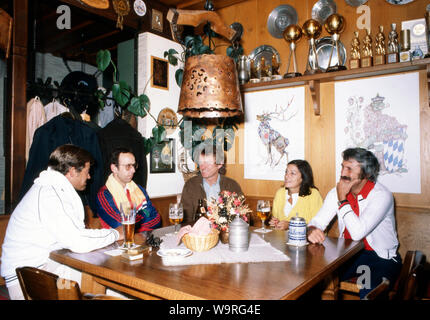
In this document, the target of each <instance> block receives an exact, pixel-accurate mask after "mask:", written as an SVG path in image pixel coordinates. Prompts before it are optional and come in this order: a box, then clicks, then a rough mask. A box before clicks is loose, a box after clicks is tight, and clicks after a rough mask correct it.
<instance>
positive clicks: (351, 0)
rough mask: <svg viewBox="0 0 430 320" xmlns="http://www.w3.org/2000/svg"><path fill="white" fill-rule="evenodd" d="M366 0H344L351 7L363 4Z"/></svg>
mask: <svg viewBox="0 0 430 320" xmlns="http://www.w3.org/2000/svg"><path fill="white" fill-rule="evenodd" d="M367 1H368V0H345V2H346V3H347V4H349V5H350V6H351V7H359V6H361V5H362V4H365V3H366V2H367Z"/></svg>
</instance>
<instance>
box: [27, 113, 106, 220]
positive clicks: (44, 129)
mask: <svg viewBox="0 0 430 320" xmlns="http://www.w3.org/2000/svg"><path fill="white" fill-rule="evenodd" d="M68 143H70V144H74V145H76V146H78V147H81V148H83V149H85V150H87V151H88V152H90V153H91V155H92V156H93V158H94V164H93V165H92V166H91V171H90V175H91V179H90V180H89V181H88V183H87V188H86V189H85V190H84V191H82V192H78V193H79V195H80V196H81V199H82V202H83V204H84V205H86V204H89V206H90V208H91V209H92V210H93V212H95V210H96V198H97V192H98V190H99V189H100V187H101V186H102V185H103V184H104V181H103V162H102V158H101V152H100V146H99V142H98V139H97V134H96V131H95V130H94V129H92V128H90V127H89V126H88V125H87V124H85V123H84V122H82V121H80V120H74V119H71V118H66V117H64V116H62V115H59V116H56V117H54V118H52V119H51V120H50V121H48V122H47V123H45V124H44V125H43V126H41V127H39V128H38V129H37V130H36V132H35V133H34V137H33V143H32V145H31V148H30V152H29V158H28V162H27V167H26V168H25V173H24V180H23V182H22V186H21V192H20V195H19V199H21V198H22V197H23V196H24V195H25V193H26V192H27V191H28V190H29V189H30V187H31V186H32V185H33V181H34V179H36V178H37V177H38V176H39V173H40V172H42V171H43V170H46V168H47V166H48V160H49V155H50V154H51V153H52V151H54V150H55V148H57V147H58V146H61V145H63V144H68Z"/></svg>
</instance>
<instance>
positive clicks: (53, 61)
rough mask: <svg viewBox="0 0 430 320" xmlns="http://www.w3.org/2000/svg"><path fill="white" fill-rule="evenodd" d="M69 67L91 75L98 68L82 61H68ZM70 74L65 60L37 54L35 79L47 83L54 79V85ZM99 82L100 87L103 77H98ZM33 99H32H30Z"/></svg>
mask: <svg viewBox="0 0 430 320" xmlns="http://www.w3.org/2000/svg"><path fill="white" fill-rule="evenodd" d="M67 65H68V66H69V67H70V69H71V70H72V71H82V72H85V73H88V74H90V75H92V74H94V73H95V72H96V71H97V68H96V67H94V66H92V65H89V64H87V63H82V62H80V61H70V60H67ZM68 74H69V70H68V68H67V66H66V64H65V63H64V62H63V59H61V58H59V57H55V56H53V55H52V54H50V53H40V52H37V53H36V64H35V78H36V79H37V78H40V79H42V80H43V81H45V80H46V79H47V78H48V77H51V78H52V84H53V82H54V81H58V83H60V84H61V81H62V80H63V79H64V77H65V76H67V75H68ZM97 82H98V84H99V85H101V84H102V76H101V75H99V76H98V77H97ZM54 87H55V85H54ZM28 98H29V99H31V98H32V97H28Z"/></svg>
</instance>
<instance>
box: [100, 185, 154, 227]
mask: <svg viewBox="0 0 430 320" xmlns="http://www.w3.org/2000/svg"><path fill="white" fill-rule="evenodd" d="M139 188H140V189H141V190H142V192H143V194H144V195H145V198H146V203H145V204H144V205H143V206H142V207H141V208H140V209H139V211H138V212H137V213H136V226H135V232H142V231H150V230H153V229H156V228H159V227H160V226H161V218H160V214H159V213H158V212H157V210H156V209H155V208H154V206H153V205H152V203H151V200H150V199H149V196H148V194H147V193H146V191H145V189H144V188H142V187H141V186H139ZM96 208H97V215H98V216H99V218H100V222H101V224H102V227H103V228H114V229H116V228H118V227H119V226H121V214H120V212H119V208H118V206H117V204H116V203H115V200H114V198H113V196H112V194H111V193H110V191H109V190H108V189H107V187H106V186H103V187H102V188H101V189H100V191H99V192H98V194H97V201H96Z"/></svg>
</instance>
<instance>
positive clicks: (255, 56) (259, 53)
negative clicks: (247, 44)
mask: <svg viewBox="0 0 430 320" xmlns="http://www.w3.org/2000/svg"><path fill="white" fill-rule="evenodd" d="M273 55H275V56H276V62H277V63H278V64H281V57H280V55H279V52H278V51H277V50H276V49H275V48H273V47H272V46H269V45H267V44H264V45H262V46H259V47H257V48H255V49H254V50H252V52H251V53H250V54H249V56H248V58H249V59H248V61H247V68H248V70H249V69H250V68H251V60H254V65H259V64H260V60H261V58H263V57H264V60H265V61H266V64H270V65H272V56H273Z"/></svg>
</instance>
